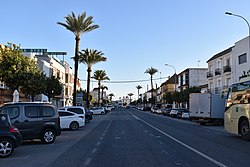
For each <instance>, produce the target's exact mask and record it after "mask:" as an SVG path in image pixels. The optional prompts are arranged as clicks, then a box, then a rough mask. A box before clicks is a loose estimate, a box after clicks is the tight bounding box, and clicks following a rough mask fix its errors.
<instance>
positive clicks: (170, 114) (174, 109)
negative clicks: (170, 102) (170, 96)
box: [169, 108, 178, 117]
mask: <svg viewBox="0 0 250 167" xmlns="http://www.w3.org/2000/svg"><path fill="white" fill-rule="evenodd" d="M177 113H178V108H172V109H171V111H170V113H169V116H171V117H177Z"/></svg>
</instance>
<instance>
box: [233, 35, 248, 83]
mask: <svg viewBox="0 0 250 167" xmlns="http://www.w3.org/2000/svg"><path fill="white" fill-rule="evenodd" d="M232 54H233V56H232V72H233V73H232V75H233V82H232V83H236V82H239V81H240V79H241V78H245V77H248V76H250V37H249V36H248V37H246V38H244V39H242V40H239V41H237V42H236V43H235V45H234V47H233V51H232Z"/></svg>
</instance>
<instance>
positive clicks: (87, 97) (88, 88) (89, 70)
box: [86, 68, 91, 108]
mask: <svg viewBox="0 0 250 167" xmlns="http://www.w3.org/2000/svg"><path fill="white" fill-rule="evenodd" d="M87 72H88V78H87V94H86V107H87V108H89V91H90V75H91V68H88V70H87Z"/></svg>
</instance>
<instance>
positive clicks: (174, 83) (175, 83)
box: [165, 64, 176, 92]
mask: <svg viewBox="0 0 250 167" xmlns="http://www.w3.org/2000/svg"><path fill="white" fill-rule="evenodd" d="M165 65H166V66H170V67H172V68H173V69H174V91H175V92H176V69H175V68H174V66H172V65H170V64H165Z"/></svg>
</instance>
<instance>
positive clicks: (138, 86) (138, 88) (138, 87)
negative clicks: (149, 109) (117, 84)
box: [136, 85, 142, 99]
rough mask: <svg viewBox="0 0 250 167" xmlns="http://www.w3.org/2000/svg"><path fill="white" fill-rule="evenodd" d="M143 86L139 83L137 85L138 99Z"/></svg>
mask: <svg viewBox="0 0 250 167" xmlns="http://www.w3.org/2000/svg"><path fill="white" fill-rule="evenodd" d="M141 88H142V86H141V85H137V86H136V89H137V90H138V99H139V95H140V89H141Z"/></svg>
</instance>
